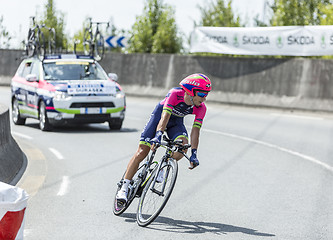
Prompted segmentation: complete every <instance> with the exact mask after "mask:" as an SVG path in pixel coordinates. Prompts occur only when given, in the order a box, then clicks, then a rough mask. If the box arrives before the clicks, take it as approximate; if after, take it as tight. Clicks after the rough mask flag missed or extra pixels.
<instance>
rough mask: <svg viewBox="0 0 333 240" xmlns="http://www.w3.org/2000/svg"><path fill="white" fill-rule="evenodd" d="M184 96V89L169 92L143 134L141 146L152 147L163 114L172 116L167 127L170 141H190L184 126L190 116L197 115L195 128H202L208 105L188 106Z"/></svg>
mask: <svg viewBox="0 0 333 240" xmlns="http://www.w3.org/2000/svg"><path fill="white" fill-rule="evenodd" d="M184 95H185V91H184V90H183V89H182V88H173V89H171V90H170V91H169V92H168V94H167V95H166V97H165V99H164V100H162V101H161V102H159V103H158V104H157V106H156V107H155V109H154V111H153V112H152V114H151V116H150V118H149V120H148V122H147V124H146V126H145V127H144V129H143V131H142V133H141V137H140V144H144V145H148V146H150V141H151V139H152V138H153V137H154V136H155V133H156V128H157V125H158V123H159V121H160V119H161V116H162V112H167V113H169V114H171V116H170V119H169V122H168V124H167V126H166V133H167V134H168V137H169V138H170V139H173V140H175V139H177V138H179V137H185V138H187V139H188V134H187V130H186V127H185V125H184V116H186V115H188V114H194V115H195V119H194V123H193V127H198V128H201V125H202V121H203V119H204V117H205V114H206V105H205V104H204V103H201V104H200V106H198V107H197V106H192V105H187V104H186V103H185V102H184Z"/></svg>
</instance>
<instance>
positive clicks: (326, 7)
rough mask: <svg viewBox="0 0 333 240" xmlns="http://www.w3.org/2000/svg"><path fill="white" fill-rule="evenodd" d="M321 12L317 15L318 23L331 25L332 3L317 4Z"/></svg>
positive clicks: (332, 18)
mask: <svg viewBox="0 0 333 240" xmlns="http://www.w3.org/2000/svg"><path fill="white" fill-rule="evenodd" d="M319 9H320V11H321V12H322V14H321V15H320V16H319V20H320V25H333V4H323V3H320V4H319Z"/></svg>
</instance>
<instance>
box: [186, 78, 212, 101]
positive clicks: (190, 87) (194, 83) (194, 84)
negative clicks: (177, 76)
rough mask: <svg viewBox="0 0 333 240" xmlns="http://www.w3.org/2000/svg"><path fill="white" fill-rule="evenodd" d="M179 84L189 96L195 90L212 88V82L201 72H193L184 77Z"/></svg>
mask: <svg viewBox="0 0 333 240" xmlns="http://www.w3.org/2000/svg"><path fill="white" fill-rule="evenodd" d="M179 85H180V86H181V87H182V88H183V89H184V90H185V92H187V93H188V94H189V95H190V96H192V97H193V96H194V94H195V91H205V92H210V90H211V89H212V83H211V81H210V80H209V78H208V77H207V76H205V75H203V74H201V73H195V74H192V75H190V76H187V77H186V78H184V79H183V80H182V81H181V82H180V83H179Z"/></svg>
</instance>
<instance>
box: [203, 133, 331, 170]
mask: <svg viewBox="0 0 333 240" xmlns="http://www.w3.org/2000/svg"><path fill="white" fill-rule="evenodd" d="M202 130H203V131H206V132H210V133H215V134H220V135H223V136H227V137H232V138H237V139H241V140H244V141H248V142H253V143H257V144H261V145H263V146H266V147H270V148H274V149H277V150H279V151H282V152H286V153H289V154H291V155H294V156H297V157H300V158H302V159H304V160H307V161H309V162H312V163H315V164H317V165H320V166H321V167H323V168H325V169H327V170H328V171H330V172H333V167H332V166H330V165H328V164H326V163H323V162H321V161H319V160H318V159H316V158H314V157H311V156H307V155H305V154H302V153H299V152H296V151H293V150H290V149H287V148H283V147H280V146H277V145H274V144H271V143H267V142H262V141H259V140H255V139H253V138H248V137H243V136H239V135H235V134H231V133H225V132H220V131H215V130H210V129H202Z"/></svg>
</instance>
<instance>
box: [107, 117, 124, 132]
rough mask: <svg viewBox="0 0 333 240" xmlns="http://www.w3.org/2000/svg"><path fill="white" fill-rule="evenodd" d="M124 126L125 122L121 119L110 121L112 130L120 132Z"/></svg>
mask: <svg viewBox="0 0 333 240" xmlns="http://www.w3.org/2000/svg"><path fill="white" fill-rule="evenodd" d="M122 125H123V120H120V119H116V120H113V121H109V128H110V130H120V129H121V126H122Z"/></svg>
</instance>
